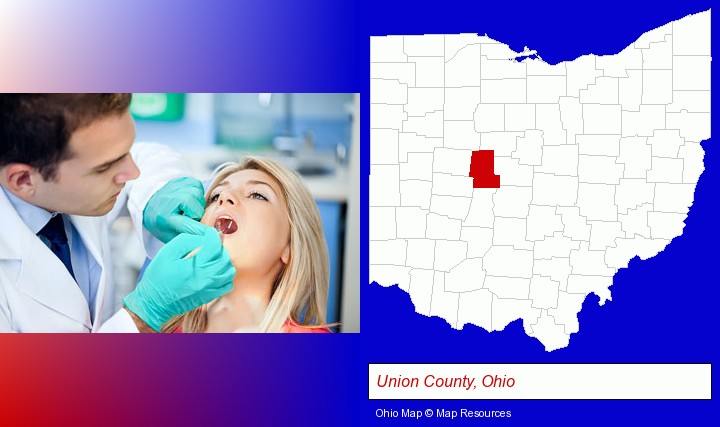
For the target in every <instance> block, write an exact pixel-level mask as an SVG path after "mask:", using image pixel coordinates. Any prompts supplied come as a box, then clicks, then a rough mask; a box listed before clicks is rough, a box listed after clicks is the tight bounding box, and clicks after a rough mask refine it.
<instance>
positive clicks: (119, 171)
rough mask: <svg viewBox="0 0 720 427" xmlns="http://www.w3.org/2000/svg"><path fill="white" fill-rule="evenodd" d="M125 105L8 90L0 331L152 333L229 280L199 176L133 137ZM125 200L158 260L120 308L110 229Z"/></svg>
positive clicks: (2, 131) (1, 170) (3, 126)
mask: <svg viewBox="0 0 720 427" xmlns="http://www.w3.org/2000/svg"><path fill="white" fill-rule="evenodd" d="M129 103H130V95H129V94H3V95H0V332H3V331H4V332H9V331H16V332H96V331H108V332H112V331H125V332H137V331H140V332H153V331H158V330H160V328H161V327H162V325H163V324H164V323H165V322H167V321H169V320H170V319H171V318H172V317H173V316H176V315H179V314H182V313H184V312H186V311H189V310H192V309H194V308H196V307H198V306H200V305H202V304H205V303H207V302H209V301H211V300H213V299H215V298H218V297H219V296H221V295H223V294H225V293H227V292H228V291H229V290H230V289H231V287H232V278H233V276H234V274H235V271H234V269H233V267H232V264H230V260H229V257H228V255H227V253H226V252H225V251H224V249H223V247H222V244H221V241H220V237H219V235H218V233H217V231H216V230H215V229H213V228H211V227H206V226H204V225H202V224H200V223H199V222H197V221H196V220H197V219H199V218H200V217H202V214H203V212H204V208H205V201H204V198H203V190H202V184H201V183H200V182H199V181H197V180H195V179H192V178H185V177H182V176H183V175H184V174H185V173H186V171H187V169H186V168H185V165H184V163H183V162H182V160H181V159H180V157H179V156H178V155H177V154H176V153H175V152H174V151H172V150H170V149H168V148H167V147H165V146H162V145H159V144H139V143H138V144H135V145H133V141H134V139H135V126H134V123H133V120H132V117H131V116H130V113H129V108H128V107H129ZM141 171H142V173H141ZM125 210H127V212H128V213H129V214H130V216H131V217H132V219H133V223H134V225H135V229H136V231H137V232H138V234H139V236H140V237H141V239H142V240H143V242H144V244H145V248H146V250H147V252H148V255H149V256H151V257H154V258H153V261H152V262H151V263H150V265H149V267H148V268H147V270H146V272H145V274H144V275H143V278H142V280H141V281H140V282H139V283H138V284H137V286H136V288H135V290H134V291H132V292H131V293H130V294H129V295H127V296H124V297H125V298H124V299H123V301H124V305H123V307H115V306H114V303H115V301H117V298H116V295H115V292H116V288H115V286H114V284H113V277H112V271H111V260H112V258H111V254H110V245H109V241H108V239H109V237H108V234H109V233H108V231H109V230H108V228H109V226H110V225H111V224H112V222H113V220H114V219H115V218H117V216H118V215H119V214H120V213H122V212H123V211H125ZM158 239H159V240H158ZM161 242H162V243H166V244H165V246H164V247H162V243H161ZM197 248H200V250H199V252H198V251H196V250H195V249H197ZM188 255H193V256H192V258H189V257H188Z"/></svg>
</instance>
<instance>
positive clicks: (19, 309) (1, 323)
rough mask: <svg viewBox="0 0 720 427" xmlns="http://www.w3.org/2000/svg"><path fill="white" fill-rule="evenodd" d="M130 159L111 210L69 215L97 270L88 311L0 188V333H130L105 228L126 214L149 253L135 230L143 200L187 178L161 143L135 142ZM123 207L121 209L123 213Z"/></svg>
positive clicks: (150, 243)
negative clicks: (131, 176) (133, 169)
mask: <svg viewBox="0 0 720 427" xmlns="http://www.w3.org/2000/svg"><path fill="white" fill-rule="evenodd" d="M131 154H132V156H133V159H134V160H135V162H136V163H137V165H138V167H139V168H140V171H141V175H140V177H139V178H138V179H136V180H134V181H130V182H128V183H127V184H126V185H125V188H124V189H123V191H122V192H121V193H120V195H119V196H118V199H117V202H116V205H115V207H114V208H113V210H112V211H111V212H110V213H108V214H107V215H104V216H100V217H86V216H78V215H69V217H70V221H71V222H72V224H73V225H74V226H75V228H76V229H77V231H78V233H79V234H80V236H81V238H82V240H83V243H84V244H85V247H86V248H87V250H88V253H89V254H90V256H92V257H94V258H95V261H96V262H97V263H98V265H99V266H100V268H101V269H102V273H101V274H100V283H99V285H98V289H97V295H96V298H95V306H94V307H92V310H94V319H95V323H94V324H93V323H92V322H91V321H90V311H89V310H90V308H89V307H88V303H87V300H86V299H85V297H84V296H83V294H82V292H81V291H80V289H79V287H78V285H77V284H76V283H75V281H74V280H73V278H72V276H70V273H69V272H68V271H67V269H66V268H65V266H64V265H63V263H62V262H61V261H60V260H59V259H58V258H57V256H55V254H53V253H52V251H51V250H50V249H49V248H48V247H47V246H45V244H43V242H42V241H41V240H40V239H39V238H38V237H37V236H36V235H35V234H34V233H33V232H32V231H31V230H30V229H29V228H28V227H27V226H26V225H25V223H24V222H23V221H22V219H21V218H20V216H19V215H18V214H17V212H16V211H15V209H14V208H13V206H12V204H11V203H10V201H9V200H8V198H7V196H6V195H5V193H4V192H3V191H0V218H1V219H0V332H10V331H15V332H97V331H102V332H137V328H136V327H135V324H134V323H133V321H132V319H131V318H130V316H129V315H128V314H127V312H125V310H123V309H122V307H120V306H116V301H119V298H118V297H123V296H124V295H122V296H119V295H116V288H115V285H114V283H113V274H112V271H111V268H112V258H111V253H110V242H109V227H110V225H111V224H112V222H113V221H114V220H115V219H116V218H117V217H118V215H120V214H121V213H122V212H123V211H126V212H128V213H129V214H130V216H131V217H132V220H133V224H134V226H135V230H136V231H137V232H138V235H139V237H140V238H141V239H142V240H143V242H144V244H145V248H146V250H147V251H148V254H150V256H153V255H155V253H156V252H157V250H158V249H159V248H160V246H161V243H160V241H158V240H157V239H155V238H154V237H152V236H151V235H150V233H149V232H147V230H144V229H143V228H142V212H143V209H144V208H145V204H146V203H147V201H148V200H149V199H150V197H151V196H152V195H153V194H154V193H155V192H156V191H157V190H158V189H159V188H160V187H162V186H163V185H164V184H165V183H166V182H167V181H169V180H170V179H173V178H176V177H179V176H184V175H187V171H188V168H187V165H186V164H185V162H184V161H183V159H182V158H181V156H180V155H179V154H178V153H177V152H175V151H173V150H171V149H169V148H168V147H166V146H164V145H160V144H150V143H136V144H134V145H133V147H132V150H131ZM126 209H127V210H126Z"/></svg>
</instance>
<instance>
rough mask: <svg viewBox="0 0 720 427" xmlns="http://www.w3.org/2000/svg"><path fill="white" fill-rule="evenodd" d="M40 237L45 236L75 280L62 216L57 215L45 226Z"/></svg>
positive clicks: (51, 248) (52, 249)
mask: <svg viewBox="0 0 720 427" xmlns="http://www.w3.org/2000/svg"><path fill="white" fill-rule="evenodd" d="M38 235H40V236H44V237H45V238H46V239H48V241H49V242H50V250H51V251H53V253H54V254H55V255H56V256H57V257H58V258H59V259H60V261H62V263H63V264H65V268H67V270H68V271H69V272H70V275H71V276H72V277H73V279H75V273H74V272H73V269H72V263H71V262H70V245H69V244H68V239H67V235H66V234H65V226H64V225H63V219H62V215H60V214H57V215H55V216H54V217H52V218H51V219H50V221H49V222H48V223H47V224H45V227H43V229H42V230H40V232H39V233H38Z"/></svg>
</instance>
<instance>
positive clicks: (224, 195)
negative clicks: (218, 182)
mask: <svg viewBox="0 0 720 427" xmlns="http://www.w3.org/2000/svg"><path fill="white" fill-rule="evenodd" d="M225 203H227V204H229V205H234V204H235V201H234V200H233V198H232V196H230V194H228V193H222V194H221V195H220V198H219V200H218V204H219V205H220V206H222V205H224V204H225Z"/></svg>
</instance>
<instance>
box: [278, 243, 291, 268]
mask: <svg viewBox="0 0 720 427" xmlns="http://www.w3.org/2000/svg"><path fill="white" fill-rule="evenodd" d="M280 261H282V263H283V264H285V265H287V263H288V261H290V243H288V244H287V245H285V249H283V253H282V255H280Z"/></svg>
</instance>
